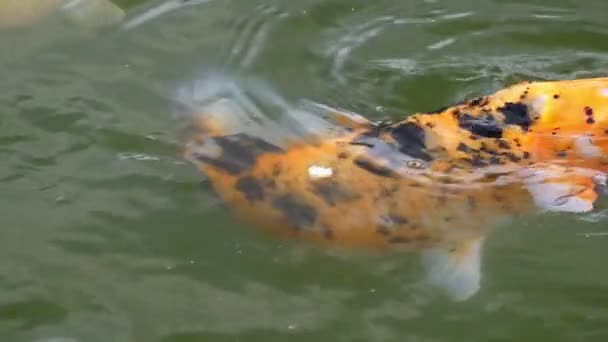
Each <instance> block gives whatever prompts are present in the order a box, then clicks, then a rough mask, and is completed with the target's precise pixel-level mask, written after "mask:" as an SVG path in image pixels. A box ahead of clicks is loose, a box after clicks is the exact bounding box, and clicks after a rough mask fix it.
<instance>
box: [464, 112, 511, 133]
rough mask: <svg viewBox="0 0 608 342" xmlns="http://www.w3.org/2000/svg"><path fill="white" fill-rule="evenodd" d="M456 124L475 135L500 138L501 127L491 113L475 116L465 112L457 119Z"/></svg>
mask: <svg viewBox="0 0 608 342" xmlns="http://www.w3.org/2000/svg"><path fill="white" fill-rule="evenodd" d="M458 125H459V126H460V128H463V129H466V130H468V131H470V132H471V133H473V134H475V135H479V136H482V137H487V138H502V127H500V125H499V123H498V122H497V121H496V119H495V118H494V117H493V116H491V115H485V116H483V117H478V118H477V117H474V116H472V115H471V114H466V113H465V114H463V115H461V116H460V118H459V119H458Z"/></svg>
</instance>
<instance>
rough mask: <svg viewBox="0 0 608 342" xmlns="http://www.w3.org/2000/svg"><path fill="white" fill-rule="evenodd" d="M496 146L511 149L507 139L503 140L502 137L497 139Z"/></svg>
mask: <svg viewBox="0 0 608 342" xmlns="http://www.w3.org/2000/svg"><path fill="white" fill-rule="evenodd" d="M498 148H502V149H505V150H510V149H511V144H509V142H508V141H506V140H503V139H499V140H498Z"/></svg>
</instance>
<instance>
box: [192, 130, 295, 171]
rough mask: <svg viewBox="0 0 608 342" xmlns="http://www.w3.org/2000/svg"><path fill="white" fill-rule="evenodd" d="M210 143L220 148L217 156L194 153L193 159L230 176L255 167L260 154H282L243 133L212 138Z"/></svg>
mask: <svg viewBox="0 0 608 342" xmlns="http://www.w3.org/2000/svg"><path fill="white" fill-rule="evenodd" d="M211 142H212V143H215V144H217V146H218V147H220V148H221V153H220V154H219V156H214V155H212V153H209V154H204V153H195V154H194V157H195V158H196V159H197V160H198V161H200V162H203V163H206V164H209V165H212V166H214V167H217V168H219V169H222V170H224V171H226V172H228V173H230V174H239V173H242V172H244V171H246V170H248V169H250V168H251V167H253V165H255V163H256V161H257V157H258V156H259V155H260V154H263V153H281V152H283V150H282V149H280V148H279V147H277V146H275V145H272V144H269V143H268V142H266V141H264V140H262V139H260V138H257V137H252V136H249V135H247V134H243V133H241V134H234V135H227V136H219V137H214V138H212V139H211Z"/></svg>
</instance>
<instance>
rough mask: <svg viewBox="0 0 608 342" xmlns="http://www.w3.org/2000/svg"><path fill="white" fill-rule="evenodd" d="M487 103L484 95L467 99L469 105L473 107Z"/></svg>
mask: <svg viewBox="0 0 608 342" xmlns="http://www.w3.org/2000/svg"><path fill="white" fill-rule="evenodd" d="M487 104H488V98H487V97H485V96H481V97H477V98H474V99H473V100H471V101H469V106H473V107H482V106H485V105H487Z"/></svg>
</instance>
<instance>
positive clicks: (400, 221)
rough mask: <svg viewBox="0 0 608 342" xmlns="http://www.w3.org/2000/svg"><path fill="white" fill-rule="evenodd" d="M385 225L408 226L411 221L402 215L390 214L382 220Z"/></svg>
mask: <svg viewBox="0 0 608 342" xmlns="http://www.w3.org/2000/svg"><path fill="white" fill-rule="evenodd" d="M380 220H382V222H383V223H385V224H386V225H389V226H401V225H404V224H408V222H409V220H408V219H407V218H406V217H403V216H401V215H395V214H389V215H385V216H382V217H381V218H380Z"/></svg>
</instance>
